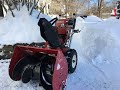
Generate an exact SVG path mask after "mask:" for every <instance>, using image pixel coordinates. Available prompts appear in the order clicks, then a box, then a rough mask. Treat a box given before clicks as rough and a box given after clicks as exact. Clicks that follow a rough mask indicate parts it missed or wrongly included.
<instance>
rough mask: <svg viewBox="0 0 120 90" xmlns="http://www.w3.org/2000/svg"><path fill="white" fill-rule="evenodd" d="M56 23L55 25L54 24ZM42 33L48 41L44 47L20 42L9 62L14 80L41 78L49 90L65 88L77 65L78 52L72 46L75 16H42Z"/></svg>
mask: <svg viewBox="0 0 120 90" xmlns="http://www.w3.org/2000/svg"><path fill="white" fill-rule="evenodd" d="M53 24H55V26H52V25H53ZM38 25H39V26H40V34H41V36H42V37H43V39H44V40H45V41H46V43H45V44H44V45H43V48H39V47H32V46H20V45H17V46H16V47H15V48H14V53H13V56H12V59H11V62H10V65H9V76H10V78H11V79H12V80H14V81H19V80H22V82H23V83H28V82H29V81H30V80H37V81H39V84H40V85H42V86H43V87H44V88H45V89H46V90H63V89H64V87H65V83H66V78H67V75H68V73H73V72H74V71H75V69H76V66H77V52H76V50H74V49H70V44H71V40H72V36H73V34H74V33H78V32H79V30H74V26H75V19H60V20H58V19H57V18H54V19H52V20H51V21H48V20H46V19H45V18H41V19H40V20H39V22H38Z"/></svg>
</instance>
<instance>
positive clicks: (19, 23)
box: [0, 6, 50, 44]
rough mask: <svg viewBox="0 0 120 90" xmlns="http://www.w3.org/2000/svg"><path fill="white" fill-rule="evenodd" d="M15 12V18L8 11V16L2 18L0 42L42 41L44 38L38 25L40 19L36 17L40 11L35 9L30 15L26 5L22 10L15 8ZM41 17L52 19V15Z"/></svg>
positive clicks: (0, 22)
mask: <svg viewBox="0 0 120 90" xmlns="http://www.w3.org/2000/svg"><path fill="white" fill-rule="evenodd" d="M14 13H15V15H16V17H15V18H13V17H12V16H11V14H10V12H8V14H7V16H6V17H5V18H4V19H2V20H0V38H1V40H0V44H15V43H32V42H42V41H43V39H42V37H41V36H40V34H39V29H40V28H39V27H38V25H37V22H38V20H39V19H37V18H36V17H37V15H38V13H39V12H37V11H34V13H33V15H32V16H30V15H29V12H28V11H27V8H26V7H25V6H24V7H23V8H22V9H21V11H16V10H14ZM35 15H36V16H35ZM40 17H44V18H47V19H49V20H50V17H49V16H47V15H44V14H41V15H40Z"/></svg>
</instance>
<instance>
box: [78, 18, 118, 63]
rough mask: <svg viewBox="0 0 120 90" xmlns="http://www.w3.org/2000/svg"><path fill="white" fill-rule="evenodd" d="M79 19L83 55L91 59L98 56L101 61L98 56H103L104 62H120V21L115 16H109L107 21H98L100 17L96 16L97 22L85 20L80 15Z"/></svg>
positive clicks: (80, 45) (80, 43) (80, 44)
mask: <svg viewBox="0 0 120 90" xmlns="http://www.w3.org/2000/svg"><path fill="white" fill-rule="evenodd" d="M92 18H94V17H92ZM77 19H78V21H79V22H78V23H77V26H76V27H77V29H78V28H79V29H80V30H81V33H80V37H79V41H80V42H79V48H80V49H81V52H82V55H83V56H84V57H85V58H87V59H89V60H91V61H92V60H95V59H96V58H97V61H99V60H98V58H102V59H103V62H104V61H109V62H114V61H115V60H116V62H119V59H120V56H119V55H118V54H119V53H120V40H119V38H120V36H119V35H120V31H119V25H120V21H119V20H116V19H115V18H109V19H107V20H105V21H100V22H97V21H98V19H96V18H94V19H96V23H90V22H92V21H91V20H90V21H89V20H87V21H86V20H85V21H84V20H83V19H82V18H80V17H79V18H77ZM86 19H87V18H86ZM110 21H112V22H110ZM78 24H79V25H78ZM76 38H77V37H76ZM77 40H78V38H77ZM116 53H117V54H116Z"/></svg>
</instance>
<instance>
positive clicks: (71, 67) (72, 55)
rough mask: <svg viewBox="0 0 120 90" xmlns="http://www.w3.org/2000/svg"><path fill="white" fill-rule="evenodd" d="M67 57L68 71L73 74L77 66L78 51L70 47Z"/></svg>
mask: <svg viewBox="0 0 120 90" xmlns="http://www.w3.org/2000/svg"><path fill="white" fill-rule="evenodd" d="M66 59H67V62H68V73H69V74H71V73H73V72H74V71H75V69H76V67H77V61H78V58H77V52H76V50H74V49H70V50H68V51H67V55H66Z"/></svg>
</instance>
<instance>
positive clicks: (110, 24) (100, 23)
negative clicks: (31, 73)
mask: <svg viewBox="0 0 120 90" xmlns="http://www.w3.org/2000/svg"><path fill="white" fill-rule="evenodd" d="M21 12H22V14H21V13H19V12H17V11H16V17H15V18H12V16H9V15H10V14H8V15H7V16H6V17H5V18H4V19H2V20H0V29H1V30H0V38H1V41H0V44H1V45H4V44H14V43H17V42H22V43H23V42H25V43H31V42H33V41H34V42H39V41H40V42H41V41H43V39H42V38H41V37H40V35H39V27H38V26H37V24H36V23H37V22H38V19H36V18H35V17H36V13H37V12H36V11H35V12H34V14H33V15H32V16H29V15H28V14H26V12H27V11H26V10H25V8H24V9H22V10H21ZM41 17H46V16H45V15H43V14H41ZM47 18H48V17H47ZM23 22H24V23H23ZM119 26H120V20H117V19H115V18H114V17H110V18H108V19H106V20H102V19H100V18H98V17H96V16H88V17H87V18H86V19H82V18H80V17H77V20H76V27H75V28H76V29H79V30H81V32H80V33H78V34H75V35H74V36H73V41H72V45H71V48H74V49H76V50H77V53H78V65H77V69H76V71H75V73H73V74H71V75H68V78H67V83H66V90H119V89H120V77H119V76H120V72H119V68H120V55H119V53H120V39H119V38H120V31H119ZM9 61H10V60H1V61H0V73H1V74H0V81H1V82H2V83H0V88H2V89H3V90H7V89H9V90H35V89H36V90H43V88H42V87H39V86H38V84H36V82H33V81H30V82H29V83H28V84H23V83H22V82H20V81H17V82H14V81H12V80H11V79H10V77H9V75H8V66H9ZM57 67H58V68H59V65H58V66H57Z"/></svg>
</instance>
